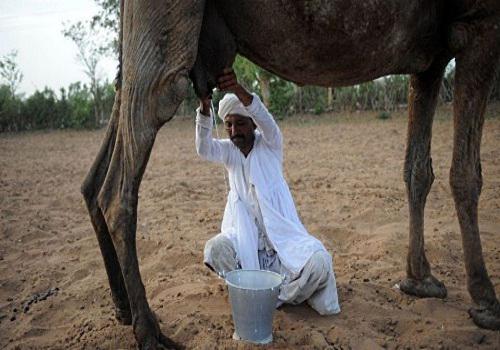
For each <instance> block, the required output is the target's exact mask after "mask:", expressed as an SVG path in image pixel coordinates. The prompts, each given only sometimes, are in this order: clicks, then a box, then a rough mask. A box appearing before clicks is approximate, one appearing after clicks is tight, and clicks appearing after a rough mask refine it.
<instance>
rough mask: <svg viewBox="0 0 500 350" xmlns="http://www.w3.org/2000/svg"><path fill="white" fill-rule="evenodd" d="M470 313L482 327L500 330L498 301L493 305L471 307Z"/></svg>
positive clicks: (499, 305) (477, 324)
mask: <svg viewBox="0 0 500 350" xmlns="http://www.w3.org/2000/svg"><path fill="white" fill-rule="evenodd" d="M469 315H470V316H471V317H472V320H473V321H474V323H475V324H476V326H478V327H480V328H485V329H492V330H494V331H498V330H500V304H498V303H497V304H495V305H494V306H493V307H483V306H480V307H477V308H470V309H469Z"/></svg>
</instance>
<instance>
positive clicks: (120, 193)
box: [97, 0, 204, 349]
mask: <svg viewBox="0 0 500 350" xmlns="http://www.w3.org/2000/svg"><path fill="white" fill-rule="evenodd" d="M203 5H204V3H203V1H196V0H192V1H184V2H176V1H160V0H157V1H126V2H124V3H123V13H122V28H123V29H122V31H123V35H122V36H123V38H122V50H123V52H122V84H121V90H120V91H121V94H120V95H121V96H120V99H121V103H120V108H119V117H118V120H117V125H116V129H114V131H113V133H112V138H114V142H112V143H109V146H108V147H109V148H110V149H111V150H112V151H111V154H110V158H109V165H108V166H107V171H106V174H105V179H104V182H103V184H102V186H101V188H100V190H99V193H98V195H97V204H98V206H99V208H100V210H101V212H102V214H103V218H104V221H105V224H106V226H107V229H108V232H109V236H110V237H111V240H112V243H113V246H114V249H115V252H116V257H117V260H118V262H119V266H120V267H121V273H122V276H123V282H124V285H125V289H126V292H127V295H128V301H129V306H130V311H131V315H132V324H133V329H134V335H135V338H136V341H137V343H138V346H139V348H140V349H158V348H163V347H167V348H175V347H177V345H176V344H175V343H173V342H172V341H171V340H169V339H168V338H166V337H165V336H164V335H163V334H162V333H161V331H160V328H159V325H158V322H157V320H156V317H155V316H154V314H153V312H152V311H151V310H150V307H149V304H148V302H147V298H146V291H145V288H144V285H143V283H142V280H141V275H140V271H139V263H138V258H137V250H136V225H137V204H138V194H139V186H140V183H141V180H142V176H143V174H144V171H145V169H146V165H147V162H148V159H149V155H150V153H151V149H152V147H153V143H154V140H155V137H156V134H157V132H158V130H159V129H160V128H161V126H162V125H163V124H164V123H165V122H166V121H168V120H169V119H170V118H171V117H172V116H173V114H174V112H175V110H176V109H177V107H178V106H179V104H180V103H181V101H182V100H183V99H184V97H185V96H186V93H187V84H188V80H187V74H188V70H189V69H190V68H191V67H192V66H193V64H194V61H195V57H196V47H197V39H198V36H199V31H200V28H201V22H202V16H203ZM106 162H107V160H106Z"/></svg>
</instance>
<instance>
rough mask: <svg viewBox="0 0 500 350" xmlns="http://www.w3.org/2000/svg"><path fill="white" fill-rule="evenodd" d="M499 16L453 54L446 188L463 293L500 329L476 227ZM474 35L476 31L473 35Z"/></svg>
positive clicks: (473, 27)
mask: <svg viewBox="0 0 500 350" xmlns="http://www.w3.org/2000/svg"><path fill="white" fill-rule="evenodd" d="M499 16H500V15H498V16H497V17H496V18H491V19H489V20H483V21H476V23H470V27H468V28H469V32H468V33H467V34H468V37H469V38H470V42H468V44H467V45H466V46H465V47H464V48H463V49H462V50H461V51H460V53H459V54H458V55H457V56H456V75H455V98H454V126H455V130H454V138H453V159H452V165H451V171H450V184H451V188H452V192H453V199H454V201H455V208H456V211H457V216H458V222H459V224H460V231H461V234H462V246H463V251H464V259H465V270H466V274H467V289H468V291H469V293H470V295H471V298H472V300H473V301H474V303H475V304H477V305H478V308H472V309H470V311H469V313H470V315H471V316H472V318H473V320H474V322H475V323H476V324H477V325H478V326H479V327H482V328H489V329H495V330H498V329H500V304H499V302H498V299H497V297H496V294H495V289H494V287H493V285H492V283H491V281H490V278H489V276H488V272H487V270H486V266H485V262H484V259H483V252H482V246H481V239H480V235H479V226H478V212H477V211H478V208H477V207H478V201H479V195H480V193H481V187H482V174H481V160H480V145H481V134H482V128H483V123H484V113H485V109H486V104H487V101H488V95H489V93H490V91H491V87H492V84H493V82H494V79H495V72H497V71H498V66H499V59H500V46H499V45H498V43H499V42H500V28H499V27H500V26H499V25H498V23H500V22H499V21H500V20H499ZM475 31H477V32H475Z"/></svg>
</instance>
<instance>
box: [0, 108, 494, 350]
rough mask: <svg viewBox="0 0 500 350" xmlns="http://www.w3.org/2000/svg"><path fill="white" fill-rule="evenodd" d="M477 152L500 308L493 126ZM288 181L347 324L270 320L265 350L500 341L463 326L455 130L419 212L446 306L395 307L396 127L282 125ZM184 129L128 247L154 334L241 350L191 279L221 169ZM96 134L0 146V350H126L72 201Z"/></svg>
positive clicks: (441, 122) (85, 223)
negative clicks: (453, 177)
mask: <svg viewBox="0 0 500 350" xmlns="http://www.w3.org/2000/svg"><path fill="white" fill-rule="evenodd" d="M489 115H490V116H494V118H488V119H487V120H486V123H485V130H484V131H485V132H484V136H483V144H482V160H483V163H482V165H483V175H484V186H483V193H482V197H481V201H480V211H479V213H480V229H481V235H482V240H483V248H484V256H485V259H486V263H487V266H488V269H489V273H490V275H491V278H492V282H493V284H494V285H495V288H496V290H497V293H499V294H500V275H499V274H500V244H499V242H500V237H499V235H500V148H499V145H500V118H499V113H498V112H491V111H490V112H489ZM280 125H281V127H282V130H283V133H284V136H285V140H286V144H285V158H286V161H285V175H286V178H287V180H288V182H289V185H290V187H291V190H292V193H293V195H294V198H295V200H296V204H297V207H298V210H299V212H300V215H301V217H302V219H303V221H304V223H305V225H306V227H307V228H308V229H309V231H310V232H311V233H313V234H314V235H316V236H317V237H318V238H320V239H321V240H322V241H323V242H324V243H325V245H326V246H327V248H328V249H329V250H330V251H331V252H332V253H333V255H334V261H335V270H336V274H337V282H338V286H339V295H340V299H341V305H342V313H341V314H340V315H337V316H331V317H321V316H318V315H317V314H315V312H314V311H313V310H311V309H310V308H309V307H307V306H306V305H300V306H285V307H283V308H281V309H280V310H278V311H277V312H276V315H275V319H274V338H275V341H274V343H273V344H272V345H270V346H267V347H266V348H269V349H323V348H349V347H350V348H353V349H377V348H379V347H387V348H391V349H392V348H403V349H404V348H407V349H414V348H444V349H455V348H481V349H494V348H497V349H498V348H500V332H493V331H487V330H481V329H478V328H477V327H475V326H474V325H473V323H472V321H471V319H470V318H469V317H468V315H467V309H468V308H469V306H470V302H471V301H470V297H469V295H468V293H467V290H466V286H465V270H464V265H463V262H462V248H461V240H460V232H459V228H458V223H457V219H456V216H455V211H454V204H453V200H452V197H451V193H450V188H449V185H448V172H449V168H450V163H451V149H452V121H451V119H450V118H449V116H448V112H447V111H446V110H445V111H442V112H440V114H439V115H438V117H437V118H436V121H435V123H434V129H433V134H434V138H433V145H432V147H433V165H434V172H435V174H436V180H435V182H434V185H433V187H432V190H431V193H430V194H429V197H428V204H427V208H426V218H425V219H426V222H425V227H426V237H425V238H426V251H427V256H428V259H429V260H430V262H431V265H432V267H433V272H434V274H435V275H436V276H437V277H438V278H440V279H441V280H442V281H444V282H445V284H446V285H447V287H448V294H449V295H448V297H447V298H446V299H445V300H438V299H417V298H414V297H409V296H406V295H403V294H402V293H400V292H399V291H398V290H396V289H395V288H394V284H395V283H396V282H398V281H399V280H400V279H401V278H402V277H404V271H405V256H406V249H407V241H408V238H407V237H408V219H407V206H406V195H405V187H404V183H403V181H402V167H403V159H404V148H405V135H406V117H405V116H404V114H403V113H402V116H395V117H393V118H392V119H390V120H385V121H383V120H378V119H376V118H375V116H374V114H365V115H357V114H353V115H351V116H338V115H334V116H322V117H319V118H312V117H301V118H298V117H297V118H295V119H293V120H288V121H286V122H280ZM193 128H194V126H193V121H192V120H190V119H174V121H172V122H171V123H170V124H168V125H167V126H166V127H165V128H163V129H162V130H161V132H160V133H159V136H158V139H157V142H156V145H155V148H154V150H153V153H152V155H151V160H150V163H149V166H148V169H147V171H146V174H145V177H144V181H143V185H142V187H141V192H140V204H139V222H138V232H137V246H138V251H139V256H140V266H141V272H142V276H143V281H144V283H145V285H146V289H147V294H148V298H149V301H150V305H151V307H152V309H153V310H154V311H155V312H156V313H157V315H158V317H159V318H160V320H161V328H162V330H163V332H164V333H165V334H166V335H168V336H170V337H172V338H173V339H175V340H176V341H178V342H180V343H182V344H184V345H186V347H187V348H188V349H246V348H252V346H249V345H245V344H243V343H239V342H236V341H233V340H232V339H231V335H232V333H233V330H234V328H233V324H232V319H231V314H230V307H229V304H228V296H227V291H226V288H225V286H224V283H223V281H222V280H221V279H219V278H217V277H216V276H214V275H213V274H211V273H209V271H207V269H206V268H204V266H203V265H202V251H203V246H204V242H205V241H206V240H207V239H208V238H210V237H211V236H212V235H213V234H215V233H217V232H218V228H219V225H220V220H221V217H222V210H223V206H224V201H225V187H224V183H223V180H222V179H223V176H222V171H223V170H222V168H221V167H219V166H216V165H212V164H209V163H206V162H203V161H202V160H200V159H199V158H197V156H196V153H195V150H194V132H193ZM102 137H103V131H96V132H74V131H52V132H35V133H24V134H17V135H5V134H4V135H0V234H1V236H0V348H3V349H30V348H36V349H133V348H134V347H135V340H134V337H133V334H132V329H131V328H130V327H127V326H121V325H119V324H118V323H117V322H116V321H115V319H114V317H113V309H112V301H111V298H110V293H109V287H108V284H107V279H106V276H105V271H104V267H103V263H102V258H101V256H100V251H99V248H98V245H97V241H96V239H95V236H94V232H93V230H92V227H91V225H90V221H89V218H88V216H87V212H86V209H85V206H84V203H83V200H82V197H81V195H80V192H79V186H80V184H81V182H82V179H83V178H84V176H85V174H86V171H87V169H88V168H89V167H90V165H91V163H92V161H93V158H94V156H95V155H96V153H97V150H98V148H99V145H100V142H101V139H102Z"/></svg>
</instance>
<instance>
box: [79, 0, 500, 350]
mask: <svg viewBox="0 0 500 350" xmlns="http://www.w3.org/2000/svg"><path fill="white" fill-rule="evenodd" d="M120 7H121V31H120V41H121V50H120V74H119V77H118V80H117V93H116V99H115V103H114V107H113V112H112V116H111V120H110V123H109V126H108V130H107V133H106V136H105V139H104V142H103V144H102V147H101V149H100V152H99V154H98V155H97V158H96V160H95V162H94V164H93V166H92V168H91V169H90V172H89V174H88V176H87V177H86V179H85V182H84V184H83V186H82V192H83V195H84V197H85V200H86V203H87V206H88V210H89V213H90V217H91V220H92V224H93V226H94V229H95V231H96V234H97V239H98V241H99V245H100V248H101V252H102V255H103V258H104V264H105V267H106V271H107V274H108V278H109V283H110V286H111V294H112V297H113V301H114V303H115V306H116V317H117V319H118V320H119V321H120V322H122V323H123V324H130V323H132V324H133V328H134V333H135V338H136V340H137V343H138V345H139V347H140V348H142V349H156V348H160V347H162V346H166V347H174V346H175V345H174V344H173V343H172V342H171V341H170V340H169V339H168V338H166V337H165V336H163V335H162V333H161V332H160V329H159V326H158V323H157V321H156V319H155V317H154V315H153V313H152V312H151V310H150V308H149V305H148V302H147V300H146V293H145V289H144V285H143V283H142V281H141V276H140V273H139V265H138V262H137V252H136V246H135V235H136V222H137V202H138V191H139V186H140V183H141V179H142V176H143V173H144V170H145V168H146V164H147V162H148V158H149V154H150V152H151V148H152V147H153V143H154V140H155V136H156V134H157V132H158V130H159V129H160V127H161V126H162V125H163V124H165V123H166V122H167V121H169V120H170V119H171V118H172V117H173V115H174V113H175V111H176V109H177V107H178V106H179V104H180V103H181V101H182V100H183V99H184V98H185V96H186V90H187V87H188V77H189V78H190V79H191V81H192V82H193V85H194V88H195V91H196V93H197V95H198V96H199V97H203V96H206V95H207V94H208V93H209V92H210V91H211V89H212V88H213V87H214V82H215V77H216V76H217V75H218V73H219V72H220V71H221V70H222V68H223V67H227V66H231V64H232V62H233V60H234V58H235V55H236V53H239V54H241V55H243V56H245V57H247V58H249V59H250V60H251V61H253V62H255V63H256V64H258V65H259V66H261V67H263V68H265V69H267V70H268V71H271V72H273V73H275V74H277V75H278V76H280V77H283V78H285V79H288V80H291V81H294V82H296V83H297V84H301V85H302V84H312V85H320V86H343V85H350V84H357V83H361V82H364V81H368V80H371V79H374V78H377V77H380V76H384V75H387V74H411V81H410V94H409V125H408V141H407V147H406V161H405V166H404V181H405V183H406V188H407V194H408V202H409V214H410V232H409V238H410V240H409V251H408V257H407V268H406V273H407V278H406V279H405V280H403V281H401V283H400V287H401V290H402V291H403V292H405V293H408V294H412V295H416V296H418V297H438V298H444V297H445V296H446V288H445V286H444V285H443V284H442V283H441V282H440V281H438V280H437V279H436V278H435V277H433V275H432V274H431V269H430V266H429V263H428V261H427V259H426V256H425V252H424V232H423V228H424V207H425V201H426V197H427V194H428V193H429V190H430V188H431V185H432V182H433V179H434V175H433V171H432V164H431V156H430V150H431V129H432V121H433V115H434V110H435V107H436V100H437V96H438V91H439V87H440V83H441V79H442V77H443V72H444V69H445V66H446V65H447V63H448V62H449V61H450V60H451V59H452V58H455V59H456V77H455V90H454V91H455V100H454V128H455V133H454V140H453V142H454V147H453V161H452V166H451V172H450V184H451V188H452V192H453V197H454V200H455V206H456V211H457V216H458V220H459V223H460V229H461V233H462V240H463V250H464V257H465V268H466V272H467V287H468V290H469V293H470V295H471V297H472V300H473V302H474V303H475V304H476V307H475V308H472V309H471V310H470V314H471V316H472V318H473V320H474V322H475V323H476V324H477V325H478V326H480V327H484V328H490V329H500V306H499V302H498V300H497V297H496V295H495V290H494V288H493V285H492V283H491V282H490V279H489V277H488V273H487V271H486V267H485V264H484V260H483V255H482V248H481V241H480V237H479V228H478V215H477V205H478V200H479V195H480V192H481V184H482V178H481V163H480V143H481V133H482V126H483V121H484V111H485V106H486V103H487V99H488V95H489V92H490V88H491V86H492V82H493V81H494V75H495V72H496V71H497V68H498V65H499V57H500V40H499V39H500V2H499V1H498V0H456V1H445V0H330V1H326V0H301V1H286V0H274V1H272V0H253V1H250V0H240V1H231V0H206V1H204V0H184V1H173V0H163V1H160V0H150V1H140V0H127V1H121V5H120Z"/></svg>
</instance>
